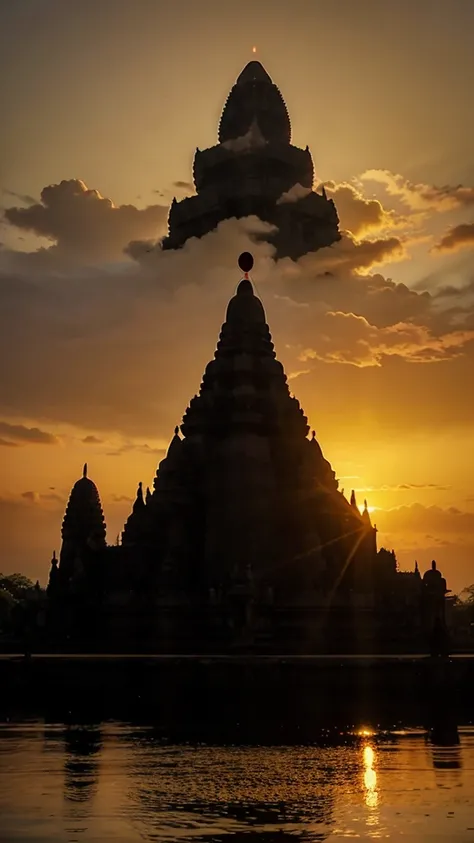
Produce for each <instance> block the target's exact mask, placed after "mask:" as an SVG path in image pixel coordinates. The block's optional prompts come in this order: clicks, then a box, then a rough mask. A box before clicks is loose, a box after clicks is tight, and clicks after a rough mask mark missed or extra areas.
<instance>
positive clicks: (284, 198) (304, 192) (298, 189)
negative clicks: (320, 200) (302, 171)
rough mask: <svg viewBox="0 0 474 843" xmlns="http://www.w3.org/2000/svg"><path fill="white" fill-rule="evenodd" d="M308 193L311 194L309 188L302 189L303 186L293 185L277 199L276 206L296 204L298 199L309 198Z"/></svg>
mask: <svg viewBox="0 0 474 843" xmlns="http://www.w3.org/2000/svg"><path fill="white" fill-rule="evenodd" d="M310 193H312V190H311V188H310V187H303V185H302V184H299V183H298V184H294V185H293V187H290V189H289V190H287V191H285V192H284V193H282V194H281V196H280V198H279V199H277V205H285V204H287V203H291V202H298V200H299V199H304V198H305V197H306V196H309V194H310Z"/></svg>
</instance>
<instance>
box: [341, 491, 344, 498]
mask: <svg viewBox="0 0 474 843" xmlns="http://www.w3.org/2000/svg"><path fill="white" fill-rule="evenodd" d="M341 495H342V497H344V489H341Z"/></svg>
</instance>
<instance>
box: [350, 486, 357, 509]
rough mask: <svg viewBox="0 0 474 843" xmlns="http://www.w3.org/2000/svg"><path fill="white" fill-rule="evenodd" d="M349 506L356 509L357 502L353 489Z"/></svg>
mask: <svg viewBox="0 0 474 843" xmlns="http://www.w3.org/2000/svg"><path fill="white" fill-rule="evenodd" d="M351 506H353V507H354V508H355V509H357V500H356V494H355V491H354V489H353V490H352V492H351Z"/></svg>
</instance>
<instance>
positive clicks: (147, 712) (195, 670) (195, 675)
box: [0, 654, 474, 742]
mask: <svg viewBox="0 0 474 843" xmlns="http://www.w3.org/2000/svg"><path fill="white" fill-rule="evenodd" d="M0 688H1V694H0V720H1V719H3V720H6V719H15V718H17V717H20V718H21V717H28V716H41V717H45V718H46V719H49V720H50V721H51V720H55V719H57V720H58V721H64V720H74V719H76V720H81V719H82V720H84V721H85V722H86V721H89V722H92V721H99V720H109V719H119V720H133V721H135V722H147V723H151V724H154V725H155V726H156V728H157V729H158V730H159V731H160V733H162V734H163V735H164V736H167V737H170V738H172V737H174V738H175V739H180V740H181V739H182V740H218V741H222V740H229V739H230V740H232V741H236V742H241V741H243V740H250V741H254V740H257V741H260V742H262V741H266V740H271V741H273V740H275V739H277V740H282V739H284V740H285V741H289V742H294V741H299V740H303V741H306V740H312V739H314V738H315V737H316V735H317V734H319V733H320V731H321V727H322V726H327V727H328V728H329V727H337V726H340V727H342V726H347V727H350V726H355V725H357V724H364V723H369V724H372V725H374V726H380V727H381V728H390V727H392V728H393V726H394V724H397V723H406V724H412V725H423V726H425V727H426V728H427V729H432V728H436V729H438V730H441V732H443V730H447V731H448V732H452V730H453V728H455V726H456V724H457V723H461V722H462V723H470V722H472V720H473V719H474V703H473V699H474V693H473V692H474V658H473V657H472V656H457V657H455V658H453V659H431V658H428V657H416V656H398V657H397V656H389V657H383V656H382V657H381V656H373V657H370V656H354V657H344V656H328V657H321V656H248V655H235V656H233V657H226V656H215V657H213V656H191V655H187V656H186V655H184V656H173V655H169V656H162V655H160V656H150V655H143V656H141V655H137V656H130V655H128V656H119V655H93V656H87V655H83V654H75V655H61V654H55V655H50V654H41V655H33V656H31V657H28V658H25V657H22V656H18V655H12V656H5V655H4V656H3V657H1V658H0Z"/></svg>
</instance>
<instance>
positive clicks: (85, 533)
mask: <svg viewBox="0 0 474 843" xmlns="http://www.w3.org/2000/svg"><path fill="white" fill-rule="evenodd" d="M61 536H62V545H61V553H60V557H59V578H60V582H61V584H62V586H65V585H69V584H71V582H72V581H73V580H74V578H78V577H80V576H81V574H82V573H83V569H84V565H85V564H86V562H87V559H88V557H90V555H91V554H94V553H95V552H97V551H100V550H103V549H104V548H105V547H106V528H105V521H104V514H103V512H102V505H101V502H100V497H99V492H98V489H97V486H96V485H95V483H93V482H92V480H91V479H90V478H89V477H88V476H87V463H86V464H85V465H84V469H83V473H82V477H81V478H80V480H78V481H77V482H76V483H75V484H74V486H73V488H72V491H71V495H70V497H69V501H68V504H67V507H66V513H65V515H64V520H63V525H62V530H61Z"/></svg>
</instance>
